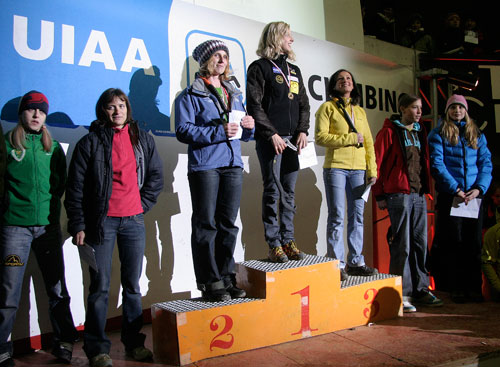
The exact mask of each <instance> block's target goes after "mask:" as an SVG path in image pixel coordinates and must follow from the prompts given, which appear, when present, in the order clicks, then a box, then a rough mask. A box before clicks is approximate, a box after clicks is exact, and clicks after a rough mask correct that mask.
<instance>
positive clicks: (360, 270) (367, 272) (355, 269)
mask: <svg viewBox="0 0 500 367" xmlns="http://www.w3.org/2000/svg"><path fill="white" fill-rule="evenodd" d="M346 271H347V274H349V275H354V276H362V277H369V276H372V275H375V274H378V270H377V269H375V268H370V267H369V266H366V265H362V266H346Z"/></svg>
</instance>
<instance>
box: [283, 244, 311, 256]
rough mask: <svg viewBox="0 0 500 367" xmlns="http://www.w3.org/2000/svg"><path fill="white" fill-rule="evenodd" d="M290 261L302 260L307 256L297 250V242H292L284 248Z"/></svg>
mask: <svg viewBox="0 0 500 367" xmlns="http://www.w3.org/2000/svg"><path fill="white" fill-rule="evenodd" d="M282 248H283V251H284V252H285V254H286V256H287V257H288V259H289V260H302V259H303V258H304V257H306V255H305V254H304V253H303V252H302V251H300V250H299V249H298V248H297V245H296V244H295V241H290V242H288V243H286V244H284V245H283V246H282Z"/></svg>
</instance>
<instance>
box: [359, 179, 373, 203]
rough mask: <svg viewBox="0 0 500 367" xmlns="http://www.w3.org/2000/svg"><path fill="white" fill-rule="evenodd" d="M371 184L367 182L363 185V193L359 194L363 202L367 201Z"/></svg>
mask: <svg viewBox="0 0 500 367" xmlns="http://www.w3.org/2000/svg"><path fill="white" fill-rule="evenodd" d="M372 186H373V183H369V184H368V185H366V187H365V192H363V195H361V198H362V199H363V200H364V201H365V203H367V202H368V198H369V197H370V191H371V188H372Z"/></svg>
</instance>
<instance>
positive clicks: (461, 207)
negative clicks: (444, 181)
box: [450, 196, 481, 219]
mask: <svg viewBox="0 0 500 367" xmlns="http://www.w3.org/2000/svg"><path fill="white" fill-rule="evenodd" d="M480 208H481V199H478V198H475V199H472V200H471V201H469V202H468V203H467V205H465V201H463V199H462V198H459V197H458V196H455V197H454V198H453V203H452V204H451V210H450V215H451V216H452V217H463V218H475V219H477V218H478V217H479V209H480Z"/></svg>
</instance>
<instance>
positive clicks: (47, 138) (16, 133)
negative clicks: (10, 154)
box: [9, 115, 52, 152]
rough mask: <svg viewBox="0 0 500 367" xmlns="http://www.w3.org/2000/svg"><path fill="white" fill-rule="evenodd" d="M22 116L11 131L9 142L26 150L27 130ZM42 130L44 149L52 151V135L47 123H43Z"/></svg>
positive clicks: (17, 147) (19, 148) (16, 147)
mask: <svg viewBox="0 0 500 367" xmlns="http://www.w3.org/2000/svg"><path fill="white" fill-rule="evenodd" d="M21 118H22V117H21V115H19V122H18V123H17V125H16V126H15V127H14V128H13V129H12V130H11V131H10V133H9V143H10V145H12V146H13V147H14V148H15V149H17V150H21V151H24V150H26V130H25V129H24V126H23V123H22V121H21ZM41 130H42V145H43V150H45V151H46V152H50V150H51V149H52V136H51V135H50V132H49V130H48V129H47V127H46V126H45V124H43V126H42V129H41Z"/></svg>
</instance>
